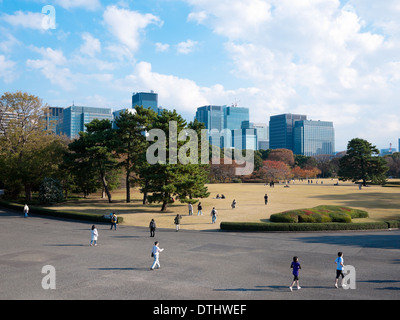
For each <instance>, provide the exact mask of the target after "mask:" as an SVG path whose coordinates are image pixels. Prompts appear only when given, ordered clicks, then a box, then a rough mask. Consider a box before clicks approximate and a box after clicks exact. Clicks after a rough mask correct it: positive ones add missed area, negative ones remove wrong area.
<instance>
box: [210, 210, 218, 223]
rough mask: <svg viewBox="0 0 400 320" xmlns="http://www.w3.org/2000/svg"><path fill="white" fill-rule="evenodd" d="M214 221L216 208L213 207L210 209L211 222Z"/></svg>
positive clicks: (215, 219)
mask: <svg viewBox="0 0 400 320" xmlns="http://www.w3.org/2000/svg"><path fill="white" fill-rule="evenodd" d="M215 221H217V210H215V207H214V208H212V210H211V223H215Z"/></svg>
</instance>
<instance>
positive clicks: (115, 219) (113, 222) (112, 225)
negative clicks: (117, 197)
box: [110, 212, 118, 230]
mask: <svg viewBox="0 0 400 320" xmlns="http://www.w3.org/2000/svg"><path fill="white" fill-rule="evenodd" d="M117 221H118V217H117V215H116V214H115V212H113V213H112V216H111V228H110V230H112V228H113V227H114V230H117Z"/></svg>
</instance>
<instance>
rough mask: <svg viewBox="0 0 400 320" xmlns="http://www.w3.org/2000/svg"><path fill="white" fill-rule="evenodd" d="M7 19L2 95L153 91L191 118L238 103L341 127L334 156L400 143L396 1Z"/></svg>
mask: <svg viewBox="0 0 400 320" xmlns="http://www.w3.org/2000/svg"><path fill="white" fill-rule="evenodd" d="M47 5H50V6H51V7H53V8H54V20H55V21H54V22H55V24H54V29H53V28H52V26H51V25H48V27H49V28H46V25H43V19H44V18H45V17H50V16H51V14H52V12H51V10H50V11H44V13H42V9H44V8H45V7H46V6H47ZM0 12H1V13H0V85H1V88H2V91H3V92H6V91H8V92H13V91H19V90H20V91H26V92H29V93H31V94H35V95H37V96H39V97H40V98H42V99H43V101H44V102H45V103H48V104H49V105H50V106H52V107H56V106H62V107H65V108H66V107H68V106H71V105H72V104H73V102H74V104H75V105H83V106H88V107H102V108H111V109H113V110H115V111H116V110H121V109H124V108H129V107H130V106H131V95H130V94H131V93H132V92H150V91H151V90H154V91H155V92H157V93H158V95H159V106H160V107H165V108H166V109H176V110H177V111H178V112H179V113H180V114H182V116H183V117H184V118H185V119H187V120H188V121H191V120H193V115H194V114H195V111H196V109H197V108H198V107H201V106H204V105H232V104H236V103H237V105H238V106H239V107H246V108H249V110H250V119H249V120H250V121H251V122H268V121H269V117H270V116H273V115H277V114H282V113H292V114H307V115H308V118H309V119H310V120H315V119H319V120H321V121H332V122H333V123H334V124H335V133H336V134H335V146H336V151H342V150H345V149H346V146H347V142H348V141H349V140H351V139H352V138H355V137H360V138H363V139H366V140H368V141H370V142H371V143H372V144H374V145H376V146H377V147H378V148H379V149H384V148H389V146H390V144H392V146H394V147H396V146H397V145H398V139H399V137H400V115H399V113H398V111H397V109H398V105H399V103H400V96H399V95H398V94H397V91H398V87H399V85H400V54H399V52H400V50H399V49H400V36H399V35H400V32H399V31H400V24H399V23H398V21H400V19H399V18H400V6H399V5H398V4H397V2H396V1H392V0H389V1H385V2H384V3H376V2H373V1H370V0H368V1H360V0H350V1H336V0H320V1H315V2H313V1H296V2H289V1H272V0H250V1H240V0H232V1H219V2H218V3H215V2H214V1H209V0H204V1H193V0H170V1H156V0H149V1H119V2H111V1H104V0H80V1H71V0H54V1H52V2H51V3H47V2H46V1H45V0H33V1H26V0H17V1H10V0H0Z"/></svg>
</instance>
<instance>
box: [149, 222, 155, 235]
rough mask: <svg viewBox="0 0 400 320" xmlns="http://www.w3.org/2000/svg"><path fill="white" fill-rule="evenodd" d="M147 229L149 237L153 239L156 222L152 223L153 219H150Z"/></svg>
mask: <svg viewBox="0 0 400 320" xmlns="http://www.w3.org/2000/svg"><path fill="white" fill-rule="evenodd" d="M149 228H150V237H154V235H155V233H156V222H155V221H154V219H151V221H150V225H149Z"/></svg>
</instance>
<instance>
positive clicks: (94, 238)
mask: <svg viewBox="0 0 400 320" xmlns="http://www.w3.org/2000/svg"><path fill="white" fill-rule="evenodd" d="M90 233H91V239H90V246H93V245H94V246H97V237H98V236H99V232H98V231H97V229H96V226H95V225H92V230H90Z"/></svg>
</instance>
